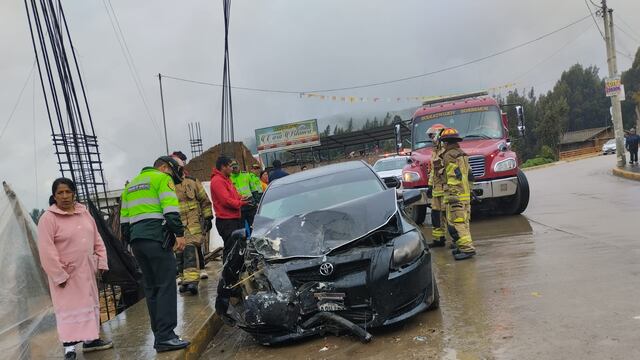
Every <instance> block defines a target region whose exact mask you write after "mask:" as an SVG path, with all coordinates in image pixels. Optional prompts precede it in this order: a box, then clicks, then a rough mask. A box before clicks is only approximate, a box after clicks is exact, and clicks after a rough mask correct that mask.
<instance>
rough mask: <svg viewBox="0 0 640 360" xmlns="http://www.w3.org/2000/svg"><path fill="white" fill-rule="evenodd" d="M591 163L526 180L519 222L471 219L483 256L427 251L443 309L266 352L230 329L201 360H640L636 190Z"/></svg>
mask: <svg viewBox="0 0 640 360" xmlns="http://www.w3.org/2000/svg"><path fill="white" fill-rule="evenodd" d="M614 163H615V158H613V157H611V156H607V157H596V158H591V159H586V160H581V161H576V162H571V163H566V164H560V165H557V166H553V167H549V168H544V169H538V170H534V171H531V172H528V173H527V177H528V179H529V182H530V184H531V202H530V205H529V208H528V209H527V211H526V212H525V213H524V216H511V217H500V218H489V219H476V220H475V221H473V222H472V225H471V227H472V233H473V236H474V240H475V241H476V246H477V248H478V252H479V255H478V256H477V257H476V258H475V259H473V260H471V261H464V262H454V261H453V259H452V258H451V254H450V253H449V252H448V251H446V250H444V249H435V250H434V269H435V271H436V275H437V280H438V286H439V288H440V294H441V307H440V309H439V310H437V311H432V312H427V313H423V314H421V315H419V316H417V317H415V318H414V319H412V320H410V321H407V322H406V323H404V324H402V325H399V326H394V327H391V328H386V329H382V330H378V331H374V332H373V335H374V340H373V341H372V342H371V343H370V344H361V343H360V342H358V341H357V340H356V339H354V338H352V337H349V336H342V337H332V336H328V337H324V338H313V339H310V340H306V341H301V342H298V343H294V344H288V345H285V346H278V347H264V346H261V345H258V344H256V343H255V342H254V341H253V340H252V338H251V337H249V336H248V335H246V334H245V333H243V332H242V331H240V330H237V329H232V328H229V327H225V328H223V329H222V330H221V332H220V333H219V334H218V336H217V337H216V339H214V341H213V342H212V343H211V344H210V346H209V349H208V350H207V352H206V353H205V354H204V356H203V357H202V358H203V359H252V360H255V359H260V360H265V359H346V358H352V359H355V358H369V359H431V358H433V359H640V217H639V215H640V211H639V210H640V183H637V182H633V181H630V180H625V179H620V178H616V177H614V176H612V175H611V167H612V166H613V165H614Z"/></svg>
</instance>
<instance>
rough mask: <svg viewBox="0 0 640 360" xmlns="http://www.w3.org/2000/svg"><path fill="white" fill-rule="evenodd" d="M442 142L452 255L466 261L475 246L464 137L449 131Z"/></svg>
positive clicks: (442, 135) (470, 177) (470, 178)
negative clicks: (454, 243)
mask: <svg viewBox="0 0 640 360" xmlns="http://www.w3.org/2000/svg"><path fill="white" fill-rule="evenodd" d="M440 141H442V142H443V147H444V152H443V154H442V165H443V166H444V173H445V178H446V185H445V186H444V202H445V206H446V209H447V210H446V211H447V214H446V217H447V229H448V231H449V234H450V235H451V238H452V239H453V240H454V241H455V242H456V246H457V249H454V250H453V251H452V253H453V257H454V258H455V259H456V260H465V259H469V258H471V257H473V256H474V255H475V254H476V249H475V247H474V246H473V240H472V239H471V232H470V230H469V220H470V218H471V181H472V178H473V175H472V174H471V171H470V166H469V157H468V156H467V154H466V153H465V152H464V151H462V149H461V148H460V144H459V142H460V141H462V137H460V134H459V133H458V131H457V130H456V129H453V128H447V129H444V130H442V132H441V133H440Z"/></svg>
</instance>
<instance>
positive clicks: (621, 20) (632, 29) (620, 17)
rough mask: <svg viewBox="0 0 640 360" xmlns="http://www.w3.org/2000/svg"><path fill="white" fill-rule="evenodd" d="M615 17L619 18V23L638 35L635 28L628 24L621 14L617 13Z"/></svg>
mask: <svg viewBox="0 0 640 360" xmlns="http://www.w3.org/2000/svg"><path fill="white" fill-rule="evenodd" d="M617 19H618V20H620V22H621V23H623V24H624V25H625V26H626V27H627V28H628V29H629V30H630V31H631V32H632V33H634V34H635V35H637V36H638V37H640V33H638V32H636V30H635V29H634V28H633V27H632V26H631V25H629V23H628V22H626V21H625V20H624V19H623V18H622V16H620V14H618V15H617Z"/></svg>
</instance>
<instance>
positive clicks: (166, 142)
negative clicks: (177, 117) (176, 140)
mask: <svg viewBox="0 0 640 360" xmlns="http://www.w3.org/2000/svg"><path fill="white" fill-rule="evenodd" d="M158 82H159V83H160V103H161V104H162V125H164V146H165V148H166V150H167V155H169V138H168V137H167V118H166V116H165V113H164V93H163V92H162V74H158Z"/></svg>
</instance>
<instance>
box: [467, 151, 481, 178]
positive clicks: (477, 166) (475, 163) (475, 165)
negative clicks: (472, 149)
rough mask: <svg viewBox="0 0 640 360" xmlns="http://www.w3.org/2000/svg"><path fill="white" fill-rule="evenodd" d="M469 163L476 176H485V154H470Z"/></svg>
mask: <svg viewBox="0 0 640 360" xmlns="http://www.w3.org/2000/svg"><path fill="white" fill-rule="evenodd" d="M469 165H470V166H471V172H472V173H473V176H474V177H475V178H479V177H483V176H484V156H470V157H469Z"/></svg>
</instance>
